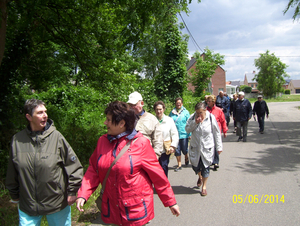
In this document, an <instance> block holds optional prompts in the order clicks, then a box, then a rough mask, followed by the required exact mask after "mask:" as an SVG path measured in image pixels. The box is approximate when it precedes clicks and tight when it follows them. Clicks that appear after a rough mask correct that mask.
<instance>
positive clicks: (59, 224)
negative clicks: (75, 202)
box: [19, 206, 71, 226]
mask: <svg viewBox="0 0 300 226" xmlns="http://www.w3.org/2000/svg"><path fill="white" fill-rule="evenodd" d="M42 217H43V215H38V216H30V215H28V214H27V213H24V212H23V211H22V210H20V209H19V219H20V222H19V226H39V225H41V221H42ZM46 218H47V221H48V225H49V226H71V207H70V206H67V207H66V208H64V209H63V210H61V211H59V212H56V213H52V214H49V215H46Z"/></svg>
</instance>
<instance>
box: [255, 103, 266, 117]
mask: <svg viewBox="0 0 300 226" xmlns="http://www.w3.org/2000/svg"><path fill="white" fill-rule="evenodd" d="M255 114H257V116H258V117H260V116H264V115H265V114H267V115H269V108H268V105H267V103H266V101H264V100H262V101H261V102H259V101H256V102H255V103H254V106H253V115H255Z"/></svg>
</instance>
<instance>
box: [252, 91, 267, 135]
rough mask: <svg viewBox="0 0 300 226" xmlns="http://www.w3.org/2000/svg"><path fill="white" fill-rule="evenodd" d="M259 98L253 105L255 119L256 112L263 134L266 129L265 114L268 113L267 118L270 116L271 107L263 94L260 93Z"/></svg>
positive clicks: (260, 130)
mask: <svg viewBox="0 0 300 226" xmlns="http://www.w3.org/2000/svg"><path fill="white" fill-rule="evenodd" d="M257 99H258V100H257V101H256V102H255V103H254V106H253V118H254V119H255V114H256V115H257V121H258V125H259V132H260V133H261V134H263V133H264V129H265V115H267V118H268V117H269V108H268V105H267V103H266V101H264V100H263V96H262V95H258V96H257ZM255 120H256V119H255Z"/></svg>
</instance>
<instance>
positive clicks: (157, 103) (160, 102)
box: [153, 100, 166, 111]
mask: <svg viewBox="0 0 300 226" xmlns="http://www.w3.org/2000/svg"><path fill="white" fill-rule="evenodd" d="M157 105H161V106H162V107H163V109H166V105H165V104H164V102H162V101H161V100H159V101H156V102H155V104H154V105H153V109H154V111H155V110H156V107H157Z"/></svg>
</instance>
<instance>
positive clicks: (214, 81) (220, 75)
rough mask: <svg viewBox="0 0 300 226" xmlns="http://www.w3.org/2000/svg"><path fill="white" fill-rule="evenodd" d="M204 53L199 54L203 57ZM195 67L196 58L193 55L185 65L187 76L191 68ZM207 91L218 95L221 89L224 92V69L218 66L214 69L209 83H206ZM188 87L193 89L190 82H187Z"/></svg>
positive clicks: (189, 74)
mask: <svg viewBox="0 0 300 226" xmlns="http://www.w3.org/2000/svg"><path fill="white" fill-rule="evenodd" d="M203 55H204V54H202V55H201V56H202V57H203ZM195 68H196V59H195V58H194V57H192V58H191V60H190V62H189V64H188V66H187V71H188V76H191V72H190V71H191V70H192V69H194V70H195ZM208 86H209V87H208V88H207V91H208V92H210V93H212V94H214V95H216V96H217V95H219V92H220V91H221V90H223V91H224V92H226V73H225V70H224V69H223V68H222V67H220V66H218V67H217V69H216V70H215V73H214V74H213V75H212V77H211V79H210V83H209V84H208ZM188 89H189V90H192V91H194V90H195V87H194V86H193V85H192V84H191V83H188Z"/></svg>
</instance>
